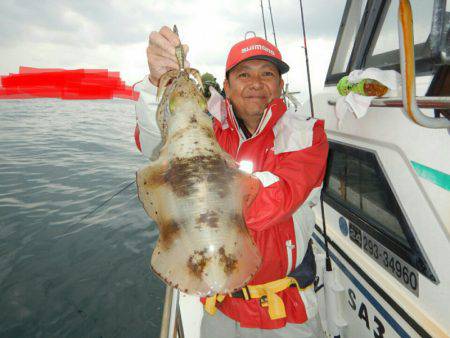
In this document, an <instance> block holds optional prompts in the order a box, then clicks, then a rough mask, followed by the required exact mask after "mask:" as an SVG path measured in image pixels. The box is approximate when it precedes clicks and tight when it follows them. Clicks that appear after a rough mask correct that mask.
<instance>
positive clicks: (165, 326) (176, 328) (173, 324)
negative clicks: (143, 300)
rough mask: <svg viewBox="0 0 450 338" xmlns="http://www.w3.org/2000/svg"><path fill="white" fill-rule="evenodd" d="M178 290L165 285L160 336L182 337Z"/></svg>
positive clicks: (167, 337)
mask: <svg viewBox="0 0 450 338" xmlns="http://www.w3.org/2000/svg"><path fill="white" fill-rule="evenodd" d="M179 296H180V291H178V290H174V289H173V288H172V287H170V286H168V285H167V286H166V295H165V297H164V307H163V314H162V319H161V331H160V334H159V337H160V338H177V337H178V338H184V330H183V322H182V319H181V314H180V306H179V298H180V297H179Z"/></svg>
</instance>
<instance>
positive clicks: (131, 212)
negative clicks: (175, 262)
mask: <svg viewBox="0 0 450 338" xmlns="http://www.w3.org/2000/svg"><path fill="white" fill-rule="evenodd" d="M134 126H135V116H134V103H133V102H131V101H125V100H95V101H62V100H58V99H32V100H0V337H1V338H5V337H6V338H21V337H43V338H58V337H74V338H75V337H76V338H84V337H95V338H100V337H103V338H109V337H130V338H133V337H136V338H140V337H152V338H153V337H158V336H159V327H160V322H161V312H162V303H163V299H164V288H165V287H164V285H163V283H162V282H160V281H159V279H158V278H157V277H155V276H154V275H153V273H152V272H151V270H150V265H149V263H150V257H151V253H152V251H153V248H154V245H155V242H156V240H157V237H158V231H157V229H156V226H155V224H154V223H153V222H152V221H151V220H150V219H149V218H148V217H147V215H146V214H145V212H144V209H143V208H142V206H141V204H140V202H139V200H138V199H137V195H136V185H135V184H134V183H132V182H133V181H134V179H135V172H136V170H137V169H138V168H139V167H142V166H144V165H145V164H146V163H147V162H148V161H147V160H146V159H145V158H144V157H143V156H142V155H141V154H140V153H139V151H138V150H137V149H136V146H135V144H134V139H133V132H134ZM130 183H131V185H130V186H128V187H127V185H128V184H130ZM121 190H122V191H121ZM117 192H119V193H118V194H117V195H116V196H114V194H116V193H117ZM112 196H114V197H113V198H111V197H112ZM110 198H111V199H110ZM109 199H110V200H109ZM107 200H109V201H108V202H107V203H105V204H104V205H103V206H101V205H102V203H104V202H105V201H107ZM99 206H101V207H99ZM95 208H98V209H97V210H95V211H94V212H92V211H93V210H94V209H95Z"/></svg>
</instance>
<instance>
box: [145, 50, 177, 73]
mask: <svg viewBox="0 0 450 338" xmlns="http://www.w3.org/2000/svg"><path fill="white" fill-rule="evenodd" d="M148 65H149V67H150V72H153V71H156V72H157V73H159V75H160V76H161V75H162V74H164V73H165V72H167V71H169V70H171V69H178V62H176V61H174V60H172V59H168V58H166V57H164V56H159V55H150V56H149V60H148ZM155 75H157V74H155Z"/></svg>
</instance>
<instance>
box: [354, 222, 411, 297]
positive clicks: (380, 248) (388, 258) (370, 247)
mask: <svg viewBox="0 0 450 338" xmlns="http://www.w3.org/2000/svg"><path fill="white" fill-rule="evenodd" d="M349 228H350V229H349V230H350V231H349V235H350V239H351V240H352V241H353V242H354V243H355V244H356V245H358V246H359V247H360V248H361V249H362V250H363V251H364V252H365V253H367V254H368V255H369V256H370V257H372V258H373V259H374V260H375V261H376V262H377V263H378V264H379V265H380V266H382V267H383V268H384V269H385V270H386V271H387V272H388V273H389V274H390V275H392V276H393V277H394V278H395V279H397V280H398V281H399V282H400V283H401V284H403V285H404V286H405V287H406V288H407V289H408V290H410V291H411V292H412V293H414V294H415V295H416V296H417V297H418V296H419V274H418V272H417V270H416V269H415V268H413V267H412V266H411V265H410V264H408V263H407V262H405V261H404V260H403V259H402V258H400V257H398V256H397V255H396V254H395V253H393V252H392V251H391V250H389V249H388V248H386V247H385V246H384V245H383V244H381V243H380V242H378V241H377V240H376V239H374V238H373V237H371V236H370V235H369V234H367V233H366V232H364V231H362V230H361V229H360V228H359V227H357V226H356V225H355V224H352V223H350V227H349Z"/></svg>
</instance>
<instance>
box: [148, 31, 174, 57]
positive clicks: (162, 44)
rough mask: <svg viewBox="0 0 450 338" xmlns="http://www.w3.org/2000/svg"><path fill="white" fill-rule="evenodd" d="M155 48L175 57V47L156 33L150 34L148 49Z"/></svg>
mask: <svg viewBox="0 0 450 338" xmlns="http://www.w3.org/2000/svg"><path fill="white" fill-rule="evenodd" d="M153 46H157V47H159V48H160V49H163V50H165V51H166V52H167V53H169V54H173V55H175V46H173V45H172V44H171V43H170V42H169V40H167V39H166V38H165V37H164V36H162V35H161V34H159V33H157V32H152V33H151V34H150V42H149V47H150V48H152V47H153Z"/></svg>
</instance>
